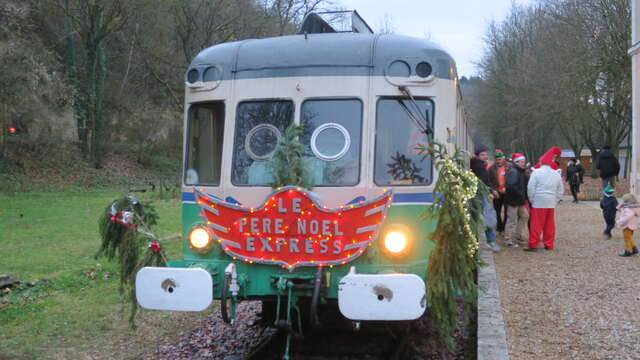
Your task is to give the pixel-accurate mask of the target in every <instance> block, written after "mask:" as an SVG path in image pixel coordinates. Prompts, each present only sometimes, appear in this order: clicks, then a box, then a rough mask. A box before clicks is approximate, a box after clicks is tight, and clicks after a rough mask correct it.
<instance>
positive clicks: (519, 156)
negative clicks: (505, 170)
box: [511, 153, 525, 162]
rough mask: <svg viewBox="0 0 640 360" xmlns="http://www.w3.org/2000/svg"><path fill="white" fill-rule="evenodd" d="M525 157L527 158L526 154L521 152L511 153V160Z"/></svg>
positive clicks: (514, 160)
mask: <svg viewBox="0 0 640 360" xmlns="http://www.w3.org/2000/svg"><path fill="white" fill-rule="evenodd" d="M524 159H525V157H524V155H523V154H520V153H515V154H513V155H511V161H513V162H516V161H520V160H524Z"/></svg>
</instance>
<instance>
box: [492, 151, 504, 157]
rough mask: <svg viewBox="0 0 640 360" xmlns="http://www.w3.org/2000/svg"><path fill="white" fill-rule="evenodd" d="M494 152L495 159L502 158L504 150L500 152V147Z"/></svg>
mask: <svg viewBox="0 0 640 360" xmlns="http://www.w3.org/2000/svg"><path fill="white" fill-rule="evenodd" d="M494 154H495V157H496V159H502V158H504V152H502V150H500V149H496V151H495V153H494Z"/></svg>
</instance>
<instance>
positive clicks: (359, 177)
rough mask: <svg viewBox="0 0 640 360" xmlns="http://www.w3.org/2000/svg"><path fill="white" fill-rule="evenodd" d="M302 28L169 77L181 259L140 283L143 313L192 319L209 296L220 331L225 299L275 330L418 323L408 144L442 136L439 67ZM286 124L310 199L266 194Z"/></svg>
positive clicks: (452, 107)
mask: <svg viewBox="0 0 640 360" xmlns="http://www.w3.org/2000/svg"><path fill="white" fill-rule="evenodd" d="M318 23H319V22H317V21H316V23H315V25H314V26H315V27H314V26H308V29H307V31H306V32H304V33H302V34H299V35H293V36H284V37H277V38H269V39H260V40H245V41H240V42H233V43H225V44H221V45H216V46H213V47H211V48H208V49H206V50H204V51H202V52H201V53H200V54H199V55H198V56H197V57H196V58H195V59H194V61H193V63H192V64H191V66H190V68H189V69H188V71H187V72H186V75H185V82H186V85H187V86H186V93H185V98H186V106H185V109H186V110H185V127H184V133H185V137H184V141H185V155H184V164H185V166H184V176H183V195H182V204H183V206H182V223H183V237H184V259H183V260H179V261H170V262H169V263H168V267H167V268H144V269H143V270H141V271H140V273H139V274H138V279H137V283H138V286H137V289H138V290H137V292H138V301H139V303H140V304H141V305H142V306H143V307H145V308H149V309H159V310H177V311H201V310H204V309H206V308H207V307H208V306H209V305H210V304H211V302H212V300H213V299H220V300H222V306H221V311H222V312H223V318H224V319H225V320H226V321H233V318H234V315H235V314H234V307H235V304H237V303H238V302H239V301H242V300H262V301H263V310H265V312H270V315H271V316H272V318H273V319H274V320H275V321H276V322H278V321H280V320H281V319H295V318H296V316H295V314H293V312H295V311H297V312H298V315H299V313H300V312H306V311H307V310H308V311H309V312H310V313H311V317H310V318H311V319H312V321H313V319H315V320H317V318H318V315H317V314H318V311H319V310H318V309H319V307H320V304H325V306H333V307H336V306H337V307H338V308H339V310H340V312H341V313H342V315H343V316H344V317H345V318H347V319H350V320H354V321H367V320H389V321H400V320H413V319H417V318H419V317H420V316H422V315H423V313H424V312H425V309H426V296H425V294H426V292H425V278H424V274H425V273H426V268H427V262H428V256H429V253H430V251H431V249H432V248H433V246H434V245H433V242H432V241H431V240H429V239H428V237H427V235H428V233H429V232H430V230H432V229H433V226H434V224H432V223H428V222H425V221H424V220H423V219H421V218H420V213H421V212H422V210H423V209H424V207H425V206H428V205H429V204H430V203H432V200H433V194H432V191H433V185H434V184H435V180H436V173H435V171H434V169H433V164H432V162H431V159H430V158H429V157H428V156H426V157H424V156H423V154H420V153H419V151H417V150H416V146H417V145H418V144H426V143H427V134H432V135H433V136H434V137H435V138H437V139H439V140H443V141H446V140H447V139H450V138H451V137H452V134H451V130H452V129H455V128H456V123H455V122H456V112H457V98H456V95H457V88H456V81H455V67H454V64H453V61H452V60H451V58H450V57H449V56H448V55H447V54H446V53H445V52H444V51H442V50H441V49H440V48H438V47H437V46H435V45H433V44H432V43H430V42H429V41H426V40H424V39H415V38H410V37H404V36H395V35H375V34H372V33H371V32H369V31H366V30H367V29H366V28H363V27H362V26H361V25H360V27H359V28H358V27H357V26H355V25H354V27H353V29H355V30H357V31H352V32H347V33H336V32H331V31H329V30H331V28H328V27H322V26H320V25H322V24H320V25H317V24H318ZM356 25H357V24H356ZM314 28H315V29H316V30H318V31H320V32H323V33H313V31H311V30H313V29H314ZM436 104H437V109H438V112H436ZM436 113H437V114H438V117H436V115H435V114H436ZM292 123H296V124H302V125H303V126H304V131H303V134H302V135H301V136H300V137H299V140H300V142H301V143H302V144H303V145H304V146H305V147H306V148H307V150H306V151H305V153H304V155H303V156H302V159H301V161H302V165H303V166H304V167H305V168H306V169H307V172H308V178H309V182H311V183H312V184H313V188H312V189H311V190H308V189H304V188H300V187H296V186H293V187H290V186H286V187H283V188H278V189H273V188H272V186H271V184H272V182H273V172H272V168H271V166H270V162H269V160H270V159H271V158H272V156H273V154H274V152H275V150H276V145H277V144H278V141H279V140H281V139H282V138H283V137H284V135H285V134H284V132H285V129H287V127H288V126H289V125H290V124H292ZM440 125H441V126H440ZM454 135H455V134H454ZM298 319H299V317H298ZM290 321H291V322H293V320H290ZM289 325H290V324H289ZM299 326H300V324H298V325H297V326H296V325H295V324H294V325H293V326H292V327H293V328H296V327H299Z"/></svg>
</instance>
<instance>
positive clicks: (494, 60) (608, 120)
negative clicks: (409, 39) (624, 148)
mask: <svg viewBox="0 0 640 360" xmlns="http://www.w3.org/2000/svg"><path fill="white" fill-rule="evenodd" d="M629 12H630V9H629V3H628V2H627V1H623V0H584V1H578V0H545V1H541V2H538V3H536V4H532V5H530V6H517V5H514V6H513V7H512V9H511V11H510V13H509V15H508V16H507V18H506V19H505V20H504V21H503V22H502V23H492V24H491V25H490V26H489V28H488V30H487V33H486V35H485V43H486V46H487V47H486V52H485V55H484V57H483V59H482V61H481V64H480V68H481V71H482V78H483V80H484V84H485V87H484V89H483V91H482V92H481V95H480V100H479V102H480V105H479V112H478V113H479V123H480V124H481V126H482V127H483V128H485V129H491V130H490V131H491V132H492V135H493V138H494V139H495V140H496V143H497V144H496V145H498V146H503V147H504V148H506V149H507V150H510V149H513V147H514V146H518V147H520V149H524V151H525V153H526V154H527V156H529V157H532V156H537V155H539V154H540V153H541V151H543V150H544V149H545V148H547V147H548V146H550V145H551V144H553V143H555V142H560V143H563V144H562V145H565V146H570V147H571V148H572V149H574V151H575V152H576V153H579V152H580V150H581V149H582V147H583V146H587V147H588V148H590V149H591V151H592V154H593V155H594V158H595V156H597V153H598V150H599V149H600V148H601V147H602V146H604V145H609V146H611V147H612V149H613V150H614V151H616V152H617V148H618V145H619V144H620V143H621V142H622V141H623V140H624V139H625V138H626V136H627V135H628V133H629V131H630V126H631V101H630V93H631V77H630V66H631V65H630V59H629V56H628V55H627V53H626V50H627V47H628V43H629V36H630V35H629V31H628V29H629V23H630V16H629ZM518 128H520V129H522V128H526V129H527V136H522V135H523V134H522V133H520V134H518V133H517V132H516V129H518ZM554 135H555V136H554Z"/></svg>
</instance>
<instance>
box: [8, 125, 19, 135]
mask: <svg viewBox="0 0 640 360" xmlns="http://www.w3.org/2000/svg"><path fill="white" fill-rule="evenodd" d="M7 130H8V131H9V134H15V133H16V131H17V130H16V128H15V126H9V127H8V128H7Z"/></svg>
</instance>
